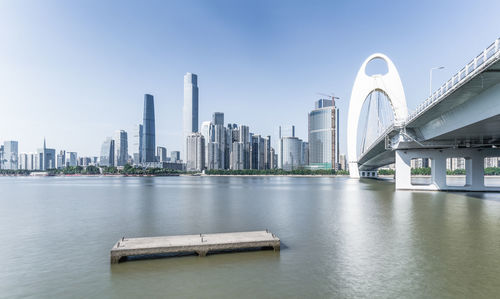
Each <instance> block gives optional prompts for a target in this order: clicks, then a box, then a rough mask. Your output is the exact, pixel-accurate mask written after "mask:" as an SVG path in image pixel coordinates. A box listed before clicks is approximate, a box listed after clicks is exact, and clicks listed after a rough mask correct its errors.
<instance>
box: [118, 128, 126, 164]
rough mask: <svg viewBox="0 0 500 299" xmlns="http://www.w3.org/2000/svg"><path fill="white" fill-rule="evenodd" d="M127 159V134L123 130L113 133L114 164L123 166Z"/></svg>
mask: <svg viewBox="0 0 500 299" xmlns="http://www.w3.org/2000/svg"><path fill="white" fill-rule="evenodd" d="M127 161H128V136H127V132H126V131H124V130H120V131H116V133H115V166H124V165H125V164H127Z"/></svg>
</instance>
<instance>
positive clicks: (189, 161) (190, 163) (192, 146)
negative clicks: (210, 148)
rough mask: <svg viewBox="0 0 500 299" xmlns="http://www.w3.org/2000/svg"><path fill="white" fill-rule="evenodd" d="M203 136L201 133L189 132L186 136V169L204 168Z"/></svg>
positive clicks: (198, 169) (197, 169)
mask: <svg viewBox="0 0 500 299" xmlns="http://www.w3.org/2000/svg"><path fill="white" fill-rule="evenodd" d="M204 139H205V138H204V137H203V135H202V134H201V133H191V134H189V135H188V136H187V138H186V150H187V151H186V154H187V155H186V170H187V171H202V170H203V169H204V168H205V140H204Z"/></svg>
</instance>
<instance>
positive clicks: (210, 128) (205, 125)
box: [200, 121, 215, 169]
mask: <svg viewBox="0 0 500 299" xmlns="http://www.w3.org/2000/svg"><path fill="white" fill-rule="evenodd" d="M213 132H214V125H213V124H212V122H210V121H204V122H202V123H201V129H200V133H201V135H203V137H204V139H205V168H207V169H208V143H209V142H210V141H213V140H212V139H211V138H213V137H215V136H214V134H213Z"/></svg>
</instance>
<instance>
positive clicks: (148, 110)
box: [141, 94, 156, 162]
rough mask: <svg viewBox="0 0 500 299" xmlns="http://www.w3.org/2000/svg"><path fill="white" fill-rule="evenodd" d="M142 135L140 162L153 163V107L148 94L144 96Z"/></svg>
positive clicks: (154, 144) (150, 96) (151, 98)
mask: <svg viewBox="0 0 500 299" xmlns="http://www.w3.org/2000/svg"><path fill="white" fill-rule="evenodd" d="M142 125H143V134H142V161H141V162H155V150H156V142H155V106H154V98H153V96H152V95H150V94H145V95H144V117H143V122H142Z"/></svg>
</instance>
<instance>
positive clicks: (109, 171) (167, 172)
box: [0, 164, 500, 176]
mask: <svg viewBox="0 0 500 299" xmlns="http://www.w3.org/2000/svg"><path fill="white" fill-rule="evenodd" d="M32 173H40V171H39V170H25V169H19V170H10V169H0V175H2V176H28V175H31V174H32ZM44 173H46V175H49V176H57V175H131V176H172V175H181V174H184V175H189V174H191V175H199V173H197V172H188V171H180V170H174V169H168V168H144V167H138V166H131V165H129V164H127V165H125V166H124V167H123V168H117V167H115V166H109V167H106V166H102V167H97V166H86V167H83V166H68V167H65V168H61V169H49V170H47V171H45V172H44ZM204 174H205V175H312V176H314V175H349V171H345V170H334V169H316V170H312V169H294V170H283V169H263V170H259V169H243V170H230V169H211V170H205V171H204ZM378 174H379V175H394V174H395V171H394V169H379V171H378ZM411 174H412V175H431V168H430V167H423V168H412V169H411ZM446 174H447V175H465V169H455V170H453V171H451V170H447V171H446ZM484 174H485V175H500V167H487V168H485V169H484Z"/></svg>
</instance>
